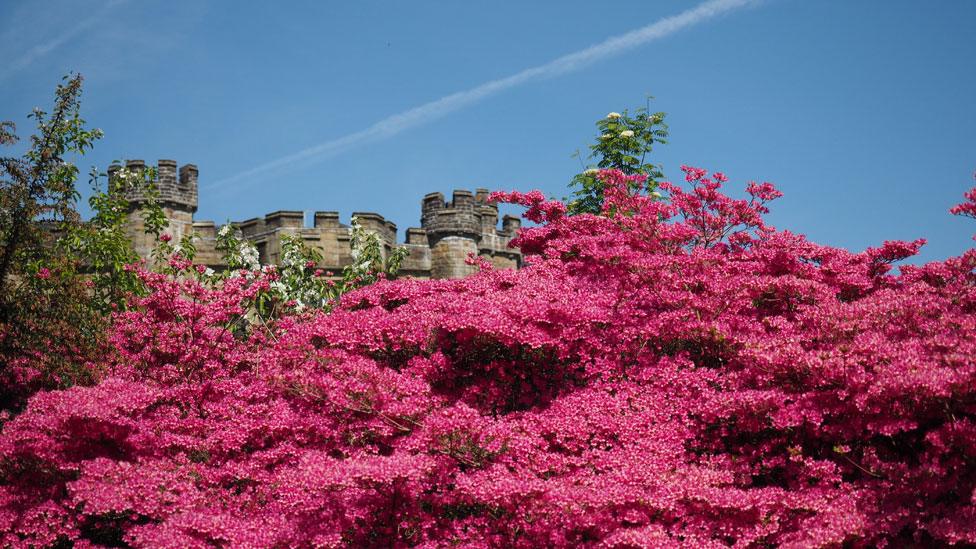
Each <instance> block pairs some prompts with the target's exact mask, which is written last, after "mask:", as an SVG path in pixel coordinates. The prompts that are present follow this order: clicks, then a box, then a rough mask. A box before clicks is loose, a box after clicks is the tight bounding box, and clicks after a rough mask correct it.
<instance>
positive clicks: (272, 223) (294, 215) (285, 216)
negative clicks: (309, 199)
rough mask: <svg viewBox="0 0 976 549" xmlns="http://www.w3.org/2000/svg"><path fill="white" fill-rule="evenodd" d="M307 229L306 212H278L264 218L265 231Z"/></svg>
mask: <svg viewBox="0 0 976 549" xmlns="http://www.w3.org/2000/svg"><path fill="white" fill-rule="evenodd" d="M304 227H305V212H302V211H297V210H278V211H276V212H271V213H269V214H268V215H266V216H264V230H266V231H272V230H274V229H301V228H304Z"/></svg>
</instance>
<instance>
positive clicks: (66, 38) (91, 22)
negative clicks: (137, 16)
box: [0, 0, 127, 80]
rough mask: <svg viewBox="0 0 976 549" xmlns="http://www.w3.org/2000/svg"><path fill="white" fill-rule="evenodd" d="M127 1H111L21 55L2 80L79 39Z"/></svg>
mask: <svg viewBox="0 0 976 549" xmlns="http://www.w3.org/2000/svg"><path fill="white" fill-rule="evenodd" d="M126 1H127V0H109V1H108V2H106V3H105V5H104V6H102V9H101V10H100V11H99V12H98V13H96V14H95V15H92V16H90V17H87V18H85V19H82V20H81V22H79V23H78V24H77V25H75V26H73V27H71V28H69V29H68V30H66V31H64V32H62V33H61V34H60V35H59V36H58V37H57V38H54V39H52V40H49V41H47V42H45V43H43V44H38V45H36V46H34V47H33V48H31V49H29V50H27V51H26V52H24V54H23V55H21V56H20V57H18V58H17V59H14V60H13V61H12V62H11V63H10V64H9V65H8V66H7V68H6V69H4V70H3V71H2V72H0V80H3V79H5V78H6V77H7V76H10V75H11V74H13V73H15V72H17V71H19V70H22V69H25V68H27V67H29V66H30V65H32V64H34V62H35V61H37V60H38V59H40V58H41V57H44V56H45V55H47V54H49V53H51V52H52V51H54V50H56V49H58V48H60V47H61V46H63V45H65V44H66V43H68V42H70V41H72V40H74V39H75V38H76V37H78V36H79V35H81V34H82V33H84V32H85V31H87V30H88V29H90V28H91V27H94V26H95V24H96V23H98V22H99V21H100V20H101V19H102V18H103V17H104V16H105V14H106V12H108V11H109V10H110V9H112V8H114V7H116V6H118V5H120V4H123V3H124V2H126Z"/></svg>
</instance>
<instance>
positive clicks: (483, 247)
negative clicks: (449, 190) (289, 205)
mask: <svg viewBox="0 0 976 549" xmlns="http://www.w3.org/2000/svg"><path fill="white" fill-rule="evenodd" d="M120 168H121V166H119V165H113V166H111V167H110V168H109V177H110V179H111V178H112V177H113V175H114V174H115V173H116V172H117V170H119V169H120ZM126 168H127V169H129V170H130V171H137V172H139V171H143V170H145V169H146V164H145V162H143V161H142V160H130V161H128V162H126ZM198 175H199V171H198V170H197V167H196V166H195V165H193V164H186V165H183V166H182V167H180V168H179V170H177V164H176V161H175V160H160V161H159V162H158V164H157V171H156V190H157V193H158V197H157V202H158V203H159V205H160V206H161V207H162V209H163V212H164V214H165V216H166V218H167V219H168V221H169V227H168V228H167V229H166V233H168V234H170V235H171V236H172V237H173V240H174V241H179V239H180V238H182V237H183V236H184V235H186V234H190V233H191V232H193V233H196V235H197V236H198V237H199V240H198V241H197V242H196V245H197V255H196V259H195V260H196V262H198V263H202V264H205V265H208V266H211V267H214V268H220V267H223V266H225V265H224V261H223V258H222V257H221V254H220V253H219V252H218V251H217V250H216V249H215V244H216V238H217V231H218V230H219V228H220V227H218V226H217V225H216V224H215V223H214V222H213V221H197V220H194V218H193V214H194V213H196V211H197V197H198V192H197V178H198ZM127 198H128V199H129V204H130V208H129V209H130V212H136V211H138V210H139V209H141V207H142V206H143V205H144V204H145V203H146V200H147V196H146V192H145V189H144V188H135V189H130V190H129V191H128V194H127ZM487 198H488V191H487V190H486V189H478V190H477V191H475V193H474V194H472V193H471V192H470V191H466V190H455V191H454V194H453V196H452V197H451V201H450V202H447V201H445V200H444V195H443V194H441V193H430V194H428V195H426V196H424V198H423V200H422V201H421V216H420V227H419V228H413V227H412V228H409V229H407V233H406V242H404V243H402V244H398V243H397V228H396V225H394V224H393V223H392V222H390V221H387V220H386V219H384V218H383V216H381V215H379V214H376V213H372V212H354V213H353V214H352V217H355V218H357V220H358V222H359V224H360V225H361V226H363V227H364V228H365V229H367V230H370V231H373V232H375V233H376V234H377V235H378V236H379V237H380V241H381V242H382V243H383V248H384V253H388V252H389V251H391V250H392V249H393V247H395V246H404V247H406V248H407V249H408V250H409V252H410V255H408V256H407V258H406V259H405V260H404V262H403V265H402V267H401V269H400V274H401V275H403V276H412V277H415V278H460V277H463V276H466V275H468V274H470V273H473V272H475V271H476V270H477V266H474V265H468V264H467V263H466V261H465V260H466V259H467V258H468V255H469V254H474V255H476V256H481V257H482V258H484V259H486V260H488V261H489V262H490V263H492V264H493V265H494V266H495V267H496V268H499V269H507V268H518V267H519V266H520V265H521V262H522V255H521V253H520V252H519V250H518V249H517V248H510V247H509V246H508V244H509V242H510V241H511V240H512V238H513V237H514V236H515V233H516V232H517V231H518V228H519V227H520V226H521V220H520V219H519V218H518V217H514V216H509V215H506V216H504V218H503V219H502V223H501V227H499V226H498V206H496V205H495V204H491V203H489V202H488V201H487ZM231 226H232V227H233V229H234V230H235V231H237V232H238V234H239V235H240V236H242V237H243V238H245V239H247V240H249V241H250V242H251V243H252V244H254V245H255V247H256V248H257V250H258V254H259V256H260V261H261V263H262V264H268V263H277V262H278V259H279V257H280V254H281V240H282V238H281V237H282V235H284V234H290V235H298V236H301V238H302V239H303V240H304V242H305V244H306V245H308V246H309V247H311V248H314V249H316V250H318V252H319V253H320V254H322V263H321V265H319V267H320V268H322V269H325V270H331V271H334V272H339V271H340V270H341V269H342V268H343V267H345V266H346V265H349V264H351V263H352V256H351V253H350V252H351V242H350V241H351V237H352V229H351V227H350V226H349V225H347V224H344V223H340V222H339V213H338V212H333V211H317V212H315V213H314V215H313V218H312V223H311V226H306V223H305V213H304V212H302V211H285V210H279V211H276V212H272V213H269V214H267V215H265V216H264V217H263V218H253V219H248V220H245V221H236V222H231ZM143 228H144V225H143V219H142V216H140V215H130V216H129V226H128V228H127V231H128V234H129V237H130V238H131V239H132V242H133V245H134V247H135V250H136V252H137V253H138V254H139V255H140V256H141V257H143V258H148V257H149V255H150V253H151V251H152V249H153V247H154V245H155V239H154V237H153V236H151V235H147V234H145V232H144V230H143Z"/></svg>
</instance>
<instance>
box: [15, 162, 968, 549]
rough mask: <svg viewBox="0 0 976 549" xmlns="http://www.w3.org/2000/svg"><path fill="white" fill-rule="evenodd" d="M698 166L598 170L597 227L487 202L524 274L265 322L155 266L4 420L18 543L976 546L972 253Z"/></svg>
mask: <svg viewBox="0 0 976 549" xmlns="http://www.w3.org/2000/svg"><path fill="white" fill-rule="evenodd" d="M685 171H686V175H687V177H686V179H687V182H688V185H686V186H684V187H679V186H677V185H671V184H667V183H665V184H662V185H661V186H660V190H662V191H663V192H665V193H667V194H668V195H669V198H670V200H669V201H658V200H653V199H650V198H647V197H641V196H632V195H631V194H630V193H629V192H628V189H629V188H633V187H634V185H633V183H634V181H633V180H632V179H631V178H628V177H625V176H623V175H622V174H621V173H620V172H614V171H604V172H601V174H600V177H601V178H602V179H603V181H604V183H605V185H606V186H605V189H606V191H605V194H604V196H605V204H604V209H603V215H589V214H584V215H577V216H566V215H565V206H564V205H563V204H561V203H558V202H549V201H546V200H544V198H543V196H542V195H541V193H538V192H533V193H528V194H522V193H508V194H496V195H494V198H495V199H497V200H501V201H506V202H514V203H519V204H522V205H524V206H526V207H527V208H528V211H527V213H526V216H527V217H528V218H529V219H531V220H534V221H537V222H539V223H540V225H539V226H538V227H533V228H525V229H523V231H522V233H521V235H520V237H519V240H518V244H519V245H520V246H521V247H522V250H523V252H525V253H526V254H530V256H529V264H528V266H527V267H526V268H525V269H522V270H520V271H492V270H490V269H488V268H487V266H485V267H484V269H483V270H482V272H481V273H480V274H477V275H475V276H472V277H469V278H466V279H463V280H438V281H414V280H400V281H380V282H378V283H377V284H374V285H372V286H369V287H366V288H363V289H360V290H357V291H354V292H351V293H349V294H346V295H344V296H343V297H342V300H341V303H340V305H339V306H338V307H337V308H336V309H334V310H333V311H332V312H331V313H330V314H327V315H326V314H321V313H303V314H298V315H292V316H287V317H284V318H281V319H279V320H277V321H276V322H275V323H273V324H272V325H270V326H268V327H267V328H266V329H265V328H263V327H262V328H260V329H258V328H253V327H252V328H250V329H243V328H242V326H244V325H245V324H246V323H243V322H242V318H243V317H244V316H245V315H246V314H247V310H248V307H249V303H251V302H252V301H253V300H254V299H255V296H256V295H258V293H259V292H261V291H264V290H266V289H267V288H268V286H269V284H270V283H272V282H274V281H273V280H269V276H271V277H272V278H273V274H272V275H268V274H267V273H265V274H257V275H255V276H254V277H239V278H232V279H227V280H226V281H224V282H223V283H222V284H221V285H219V287H208V286H205V285H202V284H201V282H200V281H198V280H195V279H192V278H190V277H187V278H183V279H177V278H173V277H168V276H165V275H161V274H153V273H143V274H142V277H143V279H144V280H145V282H146V284H148V285H149V287H151V288H152V290H153V291H152V293H151V294H150V295H148V296H147V297H145V298H143V299H141V300H140V301H139V303H138V304H137V305H138V306H137V307H135V308H133V309H132V310H130V311H128V312H124V313H120V314H119V315H118V316H117V317H116V319H115V323H114V333H113V336H112V343H113V347H114V351H113V353H112V354H111V355H110V356H108V357H107V358H106V364H105V365H104V369H105V371H107V372H108V373H107V374H106V375H105V377H104V379H102V380H101V381H100V383H98V384H96V385H95V386H92V387H75V388H72V389H68V390H64V391H51V392H42V393H39V394H37V395H35V396H34V397H33V398H32V399H31V401H30V403H29V405H28V407H27V408H26V410H25V411H24V412H23V413H21V414H20V415H18V416H17V417H15V418H13V419H11V420H10V421H8V422H7V423H6V424H5V425H4V426H3V431H2V434H0V475H2V480H0V481H2V485H0V532H4V534H2V536H3V537H2V538H0V539H2V543H3V544H4V545H10V546H14V547H18V546H30V545H33V546H45V545H53V544H59V543H64V542H67V541H73V542H74V543H75V545H76V546H78V547H84V546H90V545H91V544H96V545H119V544H129V545H132V546H153V547H207V546H214V545H216V546H227V547H272V546H324V547H329V546H355V547H359V546H410V545H428V546H442V545H452V544H461V545H475V546H478V545H480V546H525V547H530V546H531V547H534V546H598V545H599V546H613V547H624V546H628V547H632V546H642V547H657V546H674V545H677V544H685V545H692V546H696V547H711V546H714V547H725V546H729V545H739V546H764V545H782V546H796V547H814V546H829V545H840V544H847V545H851V546H883V545H886V544H887V545H892V546H904V545H906V544H911V543H915V544H946V543H976V526H974V525H976V511H974V503H976V493H974V487H976V421H974V418H976V398H974V396H976V383H974V382H976V361H974V357H976V315H974V313H976V291H974V282H976V277H974V267H976V252H974V251H970V252H967V253H966V254H964V255H963V256H961V257H958V258H954V259H950V260H947V261H945V262H940V263H931V264H928V265H925V266H903V267H901V270H900V273H899V274H893V272H892V271H891V264H892V263H893V262H895V261H898V260H900V259H903V258H905V257H908V256H911V255H912V254H914V253H915V251H916V250H917V249H918V248H919V246H921V244H922V241H917V242H911V243H906V242H887V243H885V244H884V245H883V246H881V247H879V248H875V249H869V250H867V251H865V252H864V253H859V254H854V253H850V252H847V251H844V250H841V249H837V248H831V247H827V246H821V245H817V244H814V243H811V242H808V241H806V240H805V239H804V238H803V237H801V236H798V235H795V234H792V233H790V232H787V231H778V230H774V229H773V228H771V227H768V226H766V225H765V224H764V223H763V219H762V215H763V214H764V213H765V212H766V205H765V204H766V202H768V201H769V200H772V199H774V198H776V197H777V196H778V195H779V193H778V192H777V191H776V190H775V189H774V188H773V187H772V186H771V185H769V184H761V185H759V184H751V185H750V186H749V188H748V191H749V193H750V195H751V197H752V198H751V199H749V200H733V199H730V198H728V197H726V196H725V195H723V194H721V192H720V186H721V184H722V183H723V182H724V181H725V178H724V176H722V175H721V174H714V175H711V176H709V175H708V174H706V173H705V172H704V171H702V170H697V169H693V168H686V169H685ZM967 198H969V199H970V200H969V203H967V204H968V205H963V206H961V207H960V208H957V210H956V211H957V213H962V214H967V213H971V212H976V192H974V193H971V194H970V195H969V196H968V197H967ZM967 208H968V209H967Z"/></svg>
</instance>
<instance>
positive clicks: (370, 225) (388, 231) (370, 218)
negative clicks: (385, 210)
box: [352, 212, 397, 246]
mask: <svg viewBox="0 0 976 549" xmlns="http://www.w3.org/2000/svg"><path fill="white" fill-rule="evenodd" d="M352 217H354V218H356V220H357V221H358V222H359V225H360V226H361V227H363V228H364V229H366V230H369V231H373V232H375V233H376V234H377V235H379V237H380V240H382V241H383V243H384V244H386V245H387V246H393V245H395V244H396V241H397V238H396V233H397V229H396V225H395V224H394V223H393V222H392V221H387V220H386V218H384V217H383V216H382V215H380V214H378V213H373V212H353V213H352Z"/></svg>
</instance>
